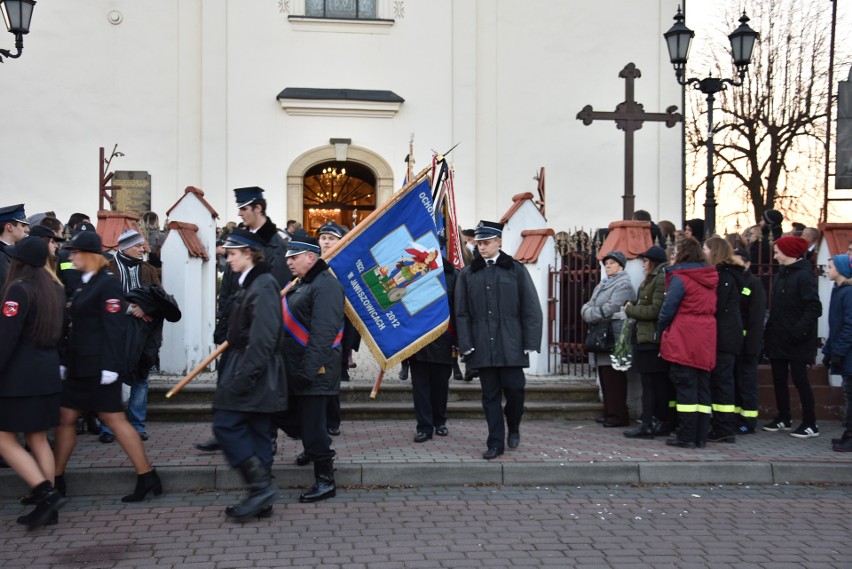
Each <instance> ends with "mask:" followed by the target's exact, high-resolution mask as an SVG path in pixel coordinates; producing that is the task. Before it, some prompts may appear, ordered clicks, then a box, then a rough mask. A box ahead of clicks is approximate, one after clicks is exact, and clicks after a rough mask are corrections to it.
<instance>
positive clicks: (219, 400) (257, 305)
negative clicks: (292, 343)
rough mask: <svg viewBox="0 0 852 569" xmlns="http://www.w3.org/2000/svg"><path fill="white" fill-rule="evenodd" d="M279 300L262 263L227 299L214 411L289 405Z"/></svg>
mask: <svg viewBox="0 0 852 569" xmlns="http://www.w3.org/2000/svg"><path fill="white" fill-rule="evenodd" d="M280 298H281V297H280V294H279V290H278V283H277V281H276V280H275V278H274V277H273V276H272V275H271V274H269V269H268V268H267V267H266V265H265V264H264V263H259V264H257V265H255V266H254V268H252V269H251V271H249V274H248V275H246V278H245V280H244V281H243V284H242V285H241V286H240V289H239V290H238V291H237V293H236V294H235V295H234V298H233V302H232V303H231V314H230V316H229V317H228V344H229V346H230V348H229V350H228V351H229V354H228V357H227V358H225V361H224V364H223V365H222V369H221V370H220V372H219V381H218V383H217V384H216V393H215V395H214V396H213V408H214V409H221V410H226V411H243V412H250V413H276V412H278V411H284V410H285V409H286V408H287V380H286V374H285V371H284V359H283V357H282V356H281V341H282V338H283V334H284V331H283V328H282V320H281V301H280Z"/></svg>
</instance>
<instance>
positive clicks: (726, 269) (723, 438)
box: [704, 236, 746, 443]
mask: <svg viewBox="0 0 852 569" xmlns="http://www.w3.org/2000/svg"><path fill="white" fill-rule="evenodd" d="M704 254H705V255H707V259H708V261H710V264H711V265H713V266H715V267H716V270H717V271H718V272H719V286H718V288H717V289H716V365H715V366H714V367H713V369H712V370H711V371H710V398H711V401H712V402H713V418H712V421H711V426H710V433H709V434H708V435H707V440H708V441H710V442H725V443H733V442H736V428H737V413H736V387H735V386H736V380H735V379H734V364H735V363H736V360H737V356H738V355H740V354H741V353H742V349H743V329H744V328H743V320H742V308H741V303H740V298H741V296H742V290H743V289H744V288H745V283H746V278H745V267H744V265H743V262H742V261H741V260H740V259H739V258H737V257H735V256H734V250H733V249H732V248H731V245H730V244H729V243H728V242H727V241H725V240H724V239H722V238H721V237H717V236H713V237H710V238H709V239H707V241H705V242H704Z"/></svg>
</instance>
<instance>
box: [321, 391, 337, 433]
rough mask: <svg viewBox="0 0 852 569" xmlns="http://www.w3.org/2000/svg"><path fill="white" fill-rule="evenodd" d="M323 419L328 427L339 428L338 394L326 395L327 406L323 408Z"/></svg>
mask: <svg viewBox="0 0 852 569" xmlns="http://www.w3.org/2000/svg"><path fill="white" fill-rule="evenodd" d="M325 421H326V423H327V424H328V428H329V429H331V428H332V427H333V428H336V429H339V428H340V395H329V396H328V407H326V408H325Z"/></svg>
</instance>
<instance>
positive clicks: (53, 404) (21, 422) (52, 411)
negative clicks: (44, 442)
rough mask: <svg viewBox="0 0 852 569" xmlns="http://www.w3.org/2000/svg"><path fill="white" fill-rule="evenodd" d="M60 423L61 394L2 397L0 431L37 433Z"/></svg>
mask: <svg viewBox="0 0 852 569" xmlns="http://www.w3.org/2000/svg"><path fill="white" fill-rule="evenodd" d="M58 424H59V394H58V393H53V394H50V395H32V396H29V397H0V431H3V432H7V433H37V432H40V431H46V430H48V429H50V428H52V427H55V426H56V425H58Z"/></svg>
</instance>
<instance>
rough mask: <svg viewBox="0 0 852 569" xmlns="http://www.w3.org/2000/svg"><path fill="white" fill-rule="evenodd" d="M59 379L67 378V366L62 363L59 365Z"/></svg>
mask: <svg viewBox="0 0 852 569" xmlns="http://www.w3.org/2000/svg"><path fill="white" fill-rule="evenodd" d="M59 379H62V380H65V379H68V368H67V367H65V366H63V365H61V366H59Z"/></svg>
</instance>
